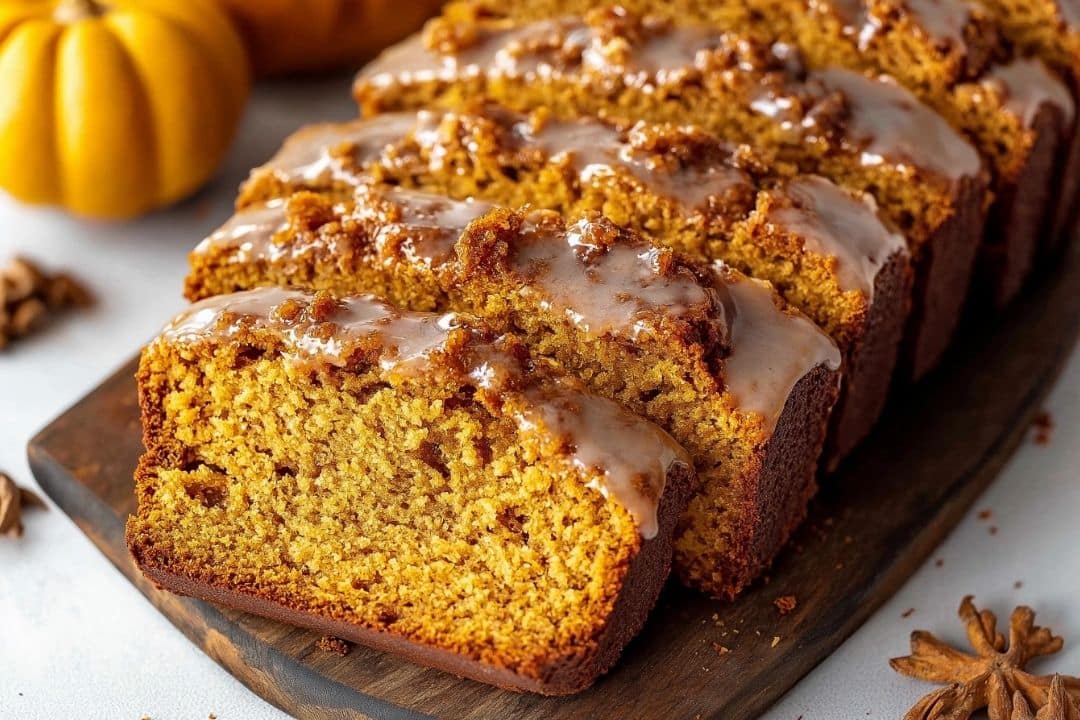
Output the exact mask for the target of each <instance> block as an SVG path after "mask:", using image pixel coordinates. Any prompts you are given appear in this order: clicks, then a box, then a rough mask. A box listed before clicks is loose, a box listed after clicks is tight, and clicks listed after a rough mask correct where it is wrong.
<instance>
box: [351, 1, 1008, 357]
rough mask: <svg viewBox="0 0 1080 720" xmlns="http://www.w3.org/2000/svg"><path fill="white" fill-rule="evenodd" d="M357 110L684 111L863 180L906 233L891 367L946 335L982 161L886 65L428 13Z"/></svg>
mask: <svg viewBox="0 0 1080 720" xmlns="http://www.w3.org/2000/svg"><path fill="white" fill-rule="evenodd" d="M355 94H356V96H357V99H358V100H359V102H360V104H361V107H362V108H363V109H364V111H365V113H366V114H375V113H379V112H384V111H387V112H389V111H397V110H405V109H417V108H424V107H428V106H438V107H462V106H466V105H467V104H468V103H469V102H470V99H471V98H475V97H483V96H489V97H492V98H493V99H495V100H496V101H498V102H501V103H503V104H506V105H509V106H510V107H511V108H512V109H515V110H531V109H534V108H540V107H543V108H548V109H550V111H551V112H552V113H554V114H556V115H557V116H559V117H560V118H561V119H569V118H573V117H577V116H582V115H594V116H600V117H604V118H608V119H613V120H620V121H624V122H636V121H638V120H646V121H649V122H660V123H662V122H671V123H677V124H684V123H689V124H693V125H696V126H700V127H702V128H704V129H705V130H707V131H710V132H713V133H715V134H716V135H718V136H719V137H721V138H724V139H726V140H729V141H733V142H745V143H748V144H753V145H754V147H755V148H756V149H759V150H760V151H761V152H762V153H763V154H764V155H766V156H772V155H775V156H776V157H777V159H778V160H780V161H783V162H789V163H792V164H794V165H795V166H796V167H798V168H799V169H800V170H801V171H803V172H807V173H816V174H820V175H823V176H825V177H828V178H829V179H831V180H833V181H835V182H837V183H838V184H840V185H841V186H844V187H846V188H848V189H851V190H854V191H857V192H866V193H869V194H871V195H872V196H873V197H874V198H875V199H876V200H877V202H878V205H879V206H880V208H881V211H882V212H883V213H884V215H885V216H886V217H887V218H888V219H889V220H890V221H892V222H893V223H894V224H895V225H896V226H897V227H898V228H899V229H900V230H901V231H902V232H903V233H904V234H905V235H906V237H907V239H908V241H909V243H910V249H911V253H912V257H913V262H914V267H915V273H916V276H915V293H914V302H913V307H912V313H911V316H910V319H909V324H908V330H907V340H906V343H905V346H906V351H905V353H904V358H903V359H904V362H903V363H902V374H903V375H904V376H905V377H916V378H917V377H920V376H921V375H922V374H924V373H925V372H926V371H928V370H929V369H930V368H932V367H933V366H934V364H935V363H936V362H937V360H938V359H939V357H940V356H941V353H942V352H943V351H944V349H945V348H946V347H947V346H948V343H949V340H950V339H951V336H952V332H953V330H954V328H955V325H956V322H957V320H958V317H959V314H960V308H961V307H962V305H963V301H964V298H965V295H966V291H967V288H968V284H969V280H970V274H971V270H972V267H973V262H974V255H975V251H976V248H977V247H978V244H979V242H980V240H981V237H982V227H983V221H984V210H985V207H986V201H987V197H988V196H987V175H986V173H985V171H984V169H983V166H982V163H981V160H980V158H979V155H978V153H977V152H976V151H975V150H974V149H973V148H972V147H971V145H970V144H969V143H968V142H967V141H966V140H965V139H964V138H963V137H962V136H961V135H960V134H959V133H957V132H956V131H955V130H953V129H952V128H951V127H950V126H949V125H948V123H947V122H946V121H945V120H943V119H942V118H941V117H940V116H939V115H937V114H936V113H935V112H933V111H932V110H931V109H930V108H928V107H927V106H925V105H923V104H922V103H920V102H919V101H918V100H917V99H916V98H915V97H914V96H913V95H912V94H911V93H910V92H908V91H906V90H904V89H903V88H902V87H900V86H898V85H896V84H895V83H893V82H890V81H888V80H878V79H871V78H867V77H865V76H863V75H860V74H858V73H854V72H850V71H847V70H841V69H829V70H824V71H819V72H814V73H811V74H810V75H809V77H804V76H803V75H802V74H801V73H795V72H793V71H792V70H791V69H790V68H789V67H787V65H785V57H784V56H782V55H778V54H777V53H776V52H774V51H773V50H770V49H769V48H763V47H761V46H758V45H755V44H754V43H752V42H750V41H748V40H747V39H746V38H743V37H739V36H736V35H732V34H724V33H718V32H714V31H711V30H707V29H702V28H691V27H676V26H674V25H672V24H671V23H669V22H666V21H659V20H652V19H648V18H646V19H634V18H632V17H630V16H627V15H625V14H617V13H611V12H607V13H591V14H590V15H589V16H588V18H587V19H581V18H563V19H560V20H553V21H545V22H539V23H535V24H532V25H527V26H524V27H519V26H516V25H514V24H512V23H511V22H507V21H503V20H483V19H478V20H475V21H474V22H473V23H472V24H471V25H463V24H460V23H458V24H448V25H442V26H440V25H438V24H436V25H431V26H429V32H428V33H427V35H426V36H425V37H417V38H414V39H413V40H412V41H408V42H406V43H405V44H403V45H400V46H398V47H397V48H395V49H392V50H391V51H388V52H387V53H385V54H384V55H383V56H382V58H381V59H380V60H378V61H376V62H375V63H374V64H373V65H371V66H369V67H368V68H367V69H366V70H365V71H363V72H362V73H361V75H360V76H359V78H358V79H357V82H356V85H355Z"/></svg>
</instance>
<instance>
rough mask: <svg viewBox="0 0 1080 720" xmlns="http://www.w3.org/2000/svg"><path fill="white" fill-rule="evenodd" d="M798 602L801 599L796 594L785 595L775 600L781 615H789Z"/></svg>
mask: <svg viewBox="0 0 1080 720" xmlns="http://www.w3.org/2000/svg"><path fill="white" fill-rule="evenodd" d="M798 604H799V600H798V598H796V597H795V596H794V595H784V596H782V597H778V598H776V599H775V600H773V605H775V606H776V609H777V611H779V613H780V614H781V615H787V614H788V613H789V612H791V611H792V610H794V609H795V607H796V606H797V605H798Z"/></svg>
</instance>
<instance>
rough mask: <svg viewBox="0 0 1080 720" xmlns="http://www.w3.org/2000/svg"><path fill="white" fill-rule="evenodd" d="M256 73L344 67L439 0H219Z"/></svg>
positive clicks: (403, 30) (420, 18)
mask: <svg viewBox="0 0 1080 720" xmlns="http://www.w3.org/2000/svg"><path fill="white" fill-rule="evenodd" d="M220 2H222V3H224V5H225V7H226V8H227V9H228V10H229V12H230V13H231V14H232V15H233V17H234V18H235V19H236V21H237V23H238V24H239V26H240V28H241V29H242V30H243V32H244V34H245V36H246V37H247V40H248V47H249V48H250V51H251V58H252V62H253V64H254V66H255V70H256V72H257V73H258V74H259V75H261V76H268V75H286V74H293V73H307V72H318V71H322V70H332V69H335V68H346V67H351V66H353V65H357V64H359V63H360V62H362V61H363V60H366V59H368V58H370V57H372V56H374V55H375V54H376V53H378V52H379V51H380V50H382V49H383V48H385V47H386V46H387V45H390V44H392V43H395V42H397V41H398V40H400V39H401V38H403V37H405V36H406V35H408V34H409V33H411V32H413V31H415V30H418V29H419V28H420V26H421V25H422V24H423V23H424V20H426V19H427V18H429V17H431V16H432V15H433V14H435V12H436V11H437V10H438V8H439V7H440V6H441V5H442V0H220Z"/></svg>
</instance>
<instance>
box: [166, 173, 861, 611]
mask: <svg viewBox="0 0 1080 720" xmlns="http://www.w3.org/2000/svg"><path fill="white" fill-rule="evenodd" d="M271 207H276V208H277V211H278V212H280V213H281V214H280V216H279V218H278V221H277V222H276V223H271V224H269V227H270V230H269V231H264V232H260V231H258V230H257V229H256V228H257V223H253V222H248V221H247V220H245V219H244V218H245V216H247V215H248V213H251V212H255V213H258V212H264V211H265V209H264V208H258V209H253V210H249V211H241V212H240V213H239V214H238V215H237V217H236V218H235V219H234V220H233V221H231V222H230V224H229V226H230V227H231V228H232V230H229V231H224V232H220V233H217V234H215V235H214V236H212V237H211V238H210V239H209V240H208V241H207V242H206V243H204V244H203V245H202V246H200V248H199V249H197V250H196V252H195V253H193V255H192V273H191V276H190V277H189V279H188V284H187V288H188V294H189V296H190V297H192V298H199V297H205V296H209V295H213V294H216V293H221V292H228V291H232V290H235V289H240V288H248V287H252V286H256V285H275V284H286V285H294V286H302V287H305V288H317V289H326V290H332V291H334V292H338V293H356V292H376V293H379V294H382V295H385V296H386V297H388V298H389V299H390V300H391V301H392V302H394V303H395V304H398V305H401V306H404V307H408V308H418V307H419V308H428V309H431V308H434V309H439V310H447V309H448V310H454V311H458V312H468V313H472V314H475V315H478V316H481V317H482V318H483V319H484V320H485V322H487V323H489V324H491V325H492V326H493V327H495V328H496V330H497V331H499V332H511V333H514V334H515V335H518V336H520V337H521V338H522V339H523V340H524V341H525V342H526V343H527V344H528V346H529V347H530V349H531V351H532V353H533V354H534V355H535V356H537V357H544V358H549V359H551V360H553V361H556V362H557V363H558V364H559V365H560V366H562V367H564V368H566V369H567V370H568V371H569V372H570V373H571V374H573V375H574V376H575V377H578V378H580V379H581V381H582V382H583V383H584V384H585V385H586V387H587V388H588V389H589V391H590V392H593V393H595V394H597V395H600V396H602V397H606V398H610V399H613V400H617V401H619V402H620V403H623V404H624V405H626V406H627V407H628V408H630V409H631V410H633V411H634V412H637V413H639V414H641V415H642V416H644V417H646V418H648V419H650V420H652V421H653V422H655V423H657V424H658V425H660V426H661V427H663V428H664V429H665V430H666V431H667V432H669V433H670V434H671V435H672V436H673V437H674V438H675V439H676V440H677V441H679V443H680V444H682V445H683V446H684V447H686V448H687V450H688V451H689V452H690V453H691V455H692V456H693V458H694V462H695V466H696V469H697V471H698V476H699V477H700V479H701V490H700V491H699V492H698V494H697V495H696V496H695V497H694V499H693V500H692V501H691V504H690V509H689V511H688V513H687V515H686V517H685V518H684V521H683V524H682V527H681V529H680V534H679V537H678V540H677V545H676V547H677V549H676V561H675V563H676V568H677V571H678V573H679V575H680V577H681V578H682V579H683V580H684V581H685V582H686V583H688V584H689V585H691V586H693V587H697V588H700V589H702V590H704V591H706V592H709V593H711V594H713V595H717V596H724V597H733V596H734V595H736V594H737V593H738V592H739V591H740V590H741V589H742V588H743V587H745V586H746V584H747V583H749V582H750V581H751V580H753V579H754V578H755V577H757V575H758V574H760V572H761V571H762V569H763V568H764V567H766V566H767V565H768V563H769V562H770V561H771V560H772V558H773V557H774V556H775V554H776V553H777V552H778V550H779V549H780V547H781V546H782V545H783V543H784V542H785V541H786V539H787V537H788V536H789V535H790V533H791V531H792V530H793V529H794V528H795V526H796V525H797V524H798V523H799V522H800V521H801V520H802V518H803V517H804V515H805V513H806V504H807V501H808V499H809V497H810V496H811V494H812V493H813V490H814V487H815V486H814V475H815V471H816V467H817V462H818V458H819V456H820V454H821V449H822V443H823V440H824V436H825V429H826V425H827V422H828V414H829V410H830V408H831V407H832V405H833V403H834V402H835V400H836V393H837V386H838V373H837V370H838V367H839V365H840V354H839V352H838V351H837V349H836V346H835V345H834V344H833V343H832V341H831V340H830V339H829V338H828V336H826V335H825V334H823V333H822V332H821V331H820V330H818V329H817V328H816V327H815V326H814V325H813V323H811V322H810V321H809V320H807V319H806V318H805V317H803V316H802V315H801V314H799V313H798V312H796V311H794V310H791V309H789V308H787V307H786V306H785V305H784V303H783V302H782V301H781V300H780V299H779V298H778V297H777V296H776V295H775V293H774V292H773V290H772V289H771V288H769V287H768V286H767V285H765V284H761V283H758V282H756V281H753V280H749V279H747V278H745V277H743V276H741V275H740V274H738V273H736V272H735V271H732V270H730V269H728V268H725V267H722V266H721V267H715V268H714V267H712V266H709V265H704V264H700V263H694V262H691V261H689V260H687V259H684V258H683V257H681V256H679V255H677V254H675V253H673V252H672V251H671V250H670V249H664V248H659V247H656V246H653V245H652V244H650V243H648V242H647V241H646V240H644V239H643V238H642V237H640V236H638V235H637V234H635V233H633V232H631V231H627V230H624V229H621V228H619V227H617V226H615V225H613V224H612V223H611V222H609V221H607V220H605V219H603V218H600V217H592V216H589V217H584V218H581V219H579V220H576V221H569V222H566V221H563V220H562V219H561V218H560V217H559V216H558V215H556V214H554V213H550V212H542V211H531V212H526V211H514V210H506V209H496V210H493V211H490V212H488V213H486V214H483V215H481V213H482V212H483V210H484V209H485V208H484V207H483V206H481V205H480V203H478V202H476V201H473V202H455V201H451V200H448V199H446V198H443V197H441V196H433V195H428V194H423V193H417V192H415V191H406V190H400V189H383V188H369V187H361V188H360V189H359V190H358V192H357V194H356V197H355V199H354V200H353V201H351V202H347V203H343V202H339V201H335V200H334V199H332V198H327V197H322V196H318V195H313V194H310V193H299V194H297V195H294V196H293V197H292V198H290V199H289V200H288V201H287V202H285V203H284V204H282V203H281V201H277V204H276V205H273V206H271ZM470 216H471V217H476V218H477V219H475V220H474V221H473V222H472V223H470V224H468V226H467V227H465V228H464V229H463V226H464V225H465V221H466V220H467V219H468V218H469V217H470ZM237 228H247V229H246V230H245V231H243V232H239V233H237V232H236V229H237Z"/></svg>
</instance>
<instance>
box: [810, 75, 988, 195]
mask: <svg viewBox="0 0 1080 720" xmlns="http://www.w3.org/2000/svg"><path fill="white" fill-rule="evenodd" d="M811 82H812V83H816V84H818V85H819V86H820V87H821V88H822V89H823V90H824V92H826V93H833V92H838V93H841V94H842V95H843V96H844V99H845V101H846V105H847V111H848V115H847V119H846V122H847V134H846V138H847V140H848V141H849V142H853V143H855V144H857V145H858V149H859V150H860V151H861V153H862V161H863V164H864V165H879V164H881V163H882V162H884V161H885V160H891V161H896V162H905V161H910V162H912V163H914V164H915V165H916V166H917V167H921V168H927V169H930V170H932V171H933V172H936V173H937V174H939V175H943V176H944V177H947V178H950V179H952V180H958V179H960V178H962V177H965V176H973V175H976V174H978V173H979V171H980V169H981V167H982V161H981V160H980V159H979V154H978V153H977V152H976V151H975V148H973V147H972V146H971V145H970V144H969V143H968V142H967V140H965V139H964V138H963V137H962V136H961V135H960V134H959V133H957V132H956V131H955V130H953V129H952V127H951V126H950V125H949V124H948V123H947V122H946V121H945V119H944V118H943V117H941V116H940V115H938V114H937V113H936V112H934V111H933V110H932V109H930V108H929V107H928V106H926V105H924V104H922V103H921V102H920V101H919V100H918V99H917V98H916V97H915V96H914V95H913V94H911V92H909V91H908V90H906V89H904V88H902V87H900V86H899V85H897V84H896V83H895V82H893V81H892V80H890V79H888V78H886V77H882V78H878V79H873V78H868V77H866V76H864V75H860V74H859V73H856V72H853V71H850V70H844V69H841V68H829V69H826V70H821V71H818V72H815V73H812V74H811Z"/></svg>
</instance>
